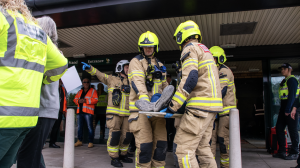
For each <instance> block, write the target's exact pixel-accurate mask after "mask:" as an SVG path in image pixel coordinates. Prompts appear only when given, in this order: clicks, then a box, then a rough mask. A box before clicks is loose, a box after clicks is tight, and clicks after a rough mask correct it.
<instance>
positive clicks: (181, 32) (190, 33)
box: [173, 20, 202, 50]
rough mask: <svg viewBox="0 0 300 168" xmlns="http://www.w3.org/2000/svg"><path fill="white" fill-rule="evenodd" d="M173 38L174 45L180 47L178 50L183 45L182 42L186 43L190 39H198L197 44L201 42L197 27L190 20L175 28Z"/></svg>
mask: <svg viewBox="0 0 300 168" xmlns="http://www.w3.org/2000/svg"><path fill="white" fill-rule="evenodd" d="M173 36H174V40H175V41H176V43H177V44H179V45H180V47H179V48H180V50H181V45H182V44H184V42H187V41H188V40H189V39H190V38H195V39H198V41H199V43H200V42H201V41H202V37H201V32H200V29H199V26H198V25H197V24H196V23H195V22H194V21H192V20H188V21H186V22H183V23H181V24H180V25H179V26H178V27H177V29H176V31H175V33H174V35H173Z"/></svg>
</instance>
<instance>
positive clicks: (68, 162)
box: [63, 108, 75, 168]
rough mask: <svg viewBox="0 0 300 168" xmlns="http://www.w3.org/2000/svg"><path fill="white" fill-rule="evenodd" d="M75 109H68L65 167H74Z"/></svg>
mask: <svg viewBox="0 0 300 168" xmlns="http://www.w3.org/2000/svg"><path fill="white" fill-rule="evenodd" d="M74 115H75V111H74V109H70V108H69V109H68V110H67V117H66V118H67V122H66V132H65V145H64V166H63V168H74V132H75V131H74V123H75V122H74V119H75V117H74Z"/></svg>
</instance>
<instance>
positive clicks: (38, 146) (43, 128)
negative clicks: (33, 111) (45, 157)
mask: <svg viewBox="0 0 300 168" xmlns="http://www.w3.org/2000/svg"><path fill="white" fill-rule="evenodd" d="M55 120H56V119H51V118H39V121H38V123H37V125H36V127H34V128H32V129H31V130H30V132H29V133H28V134H27V135H26V137H25V139H24V140H23V142H22V145H21V146H20V149H19V151H18V155H17V168H45V166H44V165H43V164H42V163H41V158H42V149H43V146H44V144H45V142H46V139H47V136H48V135H49V132H50V130H51V128H52V126H53V124H54V122H55Z"/></svg>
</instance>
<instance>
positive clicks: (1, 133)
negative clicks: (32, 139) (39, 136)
mask: <svg viewBox="0 0 300 168" xmlns="http://www.w3.org/2000/svg"><path fill="white" fill-rule="evenodd" d="M30 129H31V128H15V129H0V142H1V145H0V167H1V168H10V167H11V166H12V165H13V164H14V162H15V157H16V155H17V152H18V149H19V147H20V145H21V144H22V141H23V139H24V138H25V136H26V134H28V133H29V131H30Z"/></svg>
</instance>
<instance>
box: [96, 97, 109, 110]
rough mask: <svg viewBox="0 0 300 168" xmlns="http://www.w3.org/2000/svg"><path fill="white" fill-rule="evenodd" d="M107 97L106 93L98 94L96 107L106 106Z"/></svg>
mask: <svg viewBox="0 0 300 168" xmlns="http://www.w3.org/2000/svg"><path fill="white" fill-rule="evenodd" d="M107 97H108V95H107V94H102V95H100V96H99V98H98V103H97V106H98V107H106V106H107V101H108V100H107Z"/></svg>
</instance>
